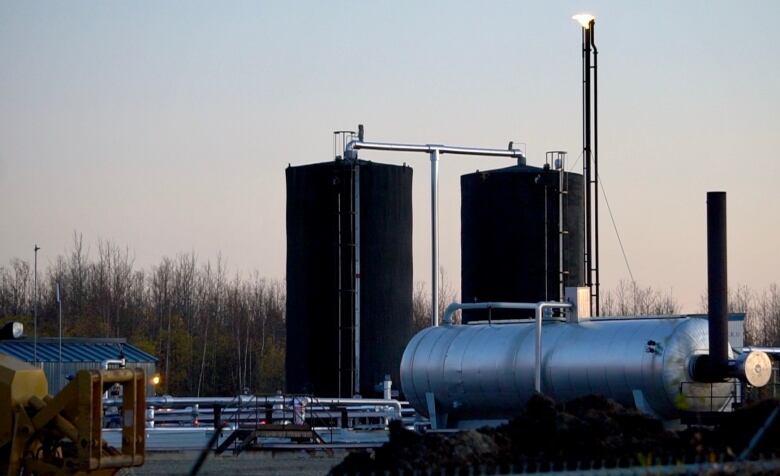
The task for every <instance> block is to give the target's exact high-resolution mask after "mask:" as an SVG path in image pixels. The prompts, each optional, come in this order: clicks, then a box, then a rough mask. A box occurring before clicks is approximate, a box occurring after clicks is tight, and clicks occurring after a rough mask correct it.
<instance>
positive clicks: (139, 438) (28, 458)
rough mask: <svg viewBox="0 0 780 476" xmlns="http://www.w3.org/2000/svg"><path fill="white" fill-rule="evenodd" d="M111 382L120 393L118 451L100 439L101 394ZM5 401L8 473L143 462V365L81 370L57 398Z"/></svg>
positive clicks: (92, 469) (105, 469)
mask: <svg viewBox="0 0 780 476" xmlns="http://www.w3.org/2000/svg"><path fill="white" fill-rule="evenodd" d="M41 373H43V372H42V371H41ZM114 384H119V385H121V386H122V394H123V405H122V448H121V450H119V449H116V448H112V447H110V446H108V445H107V444H106V442H105V441H103V438H102V427H103V425H102V423H103V393H104V392H105V391H106V390H107V389H108V388H110V387H111V386H112V385H114ZM9 403H12V418H13V437H12V439H11V441H10V448H5V447H7V446H9V445H8V444H7V443H8V442H4V441H0V452H2V453H0V454H1V455H2V457H3V459H5V457H6V455H7V457H8V463H7V466H6V473H7V474H8V475H18V474H19V472H20V470H22V469H23V470H24V473H25V474H114V473H116V472H117V471H118V470H119V469H121V468H125V467H130V466H140V465H142V464H143V462H144V450H145V424H146V421H145V419H146V415H145V412H146V379H145V378H144V372H143V370H141V369H117V370H102V371H98V370H82V371H80V372H79V373H78V374H76V377H75V379H74V380H73V381H71V382H70V383H69V384H68V385H67V386H66V387H65V388H64V389H62V391H61V392H60V393H59V394H57V396H55V397H51V396H48V395H47V396H45V397H43V398H40V397H38V396H36V395H32V396H30V397H29V398H28V400H27V402H26V404H25V405H23V404H22V403H21V402H9ZM0 404H2V402H0ZM68 440H69V441H68ZM6 450H7V451H8V453H6ZM2 466H3V464H2V463H1V462H0V468H2Z"/></svg>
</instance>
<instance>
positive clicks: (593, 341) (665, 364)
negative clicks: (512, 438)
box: [401, 317, 734, 421]
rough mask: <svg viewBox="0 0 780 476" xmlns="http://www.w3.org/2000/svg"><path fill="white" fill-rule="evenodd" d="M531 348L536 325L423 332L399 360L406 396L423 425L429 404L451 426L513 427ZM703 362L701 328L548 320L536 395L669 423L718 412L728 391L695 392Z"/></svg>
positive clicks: (529, 389)
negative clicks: (590, 401)
mask: <svg viewBox="0 0 780 476" xmlns="http://www.w3.org/2000/svg"><path fill="white" fill-rule="evenodd" d="M534 346H535V326H534V325H533V321H528V322H520V323H506V324H496V323H493V324H492V325H490V324H474V325H460V326H457V325H456V326H439V327H430V328H427V329H424V330H423V331H421V332H419V333H418V334H417V335H415V336H414V337H413V338H412V340H411V341H410V342H409V345H408V346H407V347H406V350H405V352H404V355H403V358H402V361H401V385H402V388H403V392H404V394H405V396H406V398H407V399H408V400H409V402H410V404H411V405H412V406H413V407H414V408H415V409H416V410H417V411H419V412H421V413H423V414H425V415H427V414H428V403H427V401H426V393H430V394H432V396H433V398H434V400H435V404H436V411H437V413H438V414H447V415H448V419H449V421H459V420H489V419H502V418H510V417H511V416H513V415H515V414H516V413H517V412H518V411H519V410H520V409H521V408H522V407H523V406H524V404H525V403H526V402H527V400H528V399H529V398H530V397H531V396H532V395H533V393H534V349H535V347H534ZM707 352H708V339H707V321H706V319H701V318H688V317H674V318H668V317H667V318H614V319H593V320H586V321H582V322H580V323H568V322H562V321H557V320H548V321H545V322H544V325H543V326H542V368H541V370H542V393H544V394H545V395H548V396H550V397H552V398H554V399H556V400H560V401H566V400H570V399H573V398H576V397H581V396H585V395H591V394H595V395H602V396H605V397H607V398H611V399H613V400H616V401H617V402H619V403H621V404H623V405H627V406H633V405H635V404H636V405H637V406H638V407H642V406H644V407H645V408H640V409H642V410H645V411H649V412H651V413H653V414H655V415H656V416H658V417H661V418H667V419H668V418H676V417H678V416H679V414H680V412H681V411H682V410H689V411H717V410H719V409H721V408H723V407H725V406H726V405H727V404H728V403H729V402H730V397H731V394H732V391H733V388H734V384H733V382H732V381H727V382H722V383H715V384H706V383H697V382H693V379H692V378H691V374H690V363H691V361H692V357H694V356H696V355H700V354H706V353H707Z"/></svg>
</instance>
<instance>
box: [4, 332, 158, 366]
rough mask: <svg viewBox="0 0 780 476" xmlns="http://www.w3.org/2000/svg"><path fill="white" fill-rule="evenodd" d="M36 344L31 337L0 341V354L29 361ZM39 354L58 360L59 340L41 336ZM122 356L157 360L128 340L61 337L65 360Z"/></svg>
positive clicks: (136, 360)
mask: <svg viewBox="0 0 780 476" xmlns="http://www.w3.org/2000/svg"><path fill="white" fill-rule="evenodd" d="M34 347H35V343H34V342H33V339H30V338H24V339H9V340H0V353H3V354H7V355H10V356H11V357H15V358H17V359H19V360H24V361H26V362H32V361H33V359H34V358H35V348H34ZM37 353H38V361H39V362H59V360H60V350H59V339H53V338H39V339H38V349H37ZM121 357H124V358H125V359H127V361H128V362H132V363H146V362H150V363H151V362H156V361H157V358H156V357H155V356H153V355H151V354H148V353H146V352H144V351H143V350H141V349H139V348H138V347H136V346H134V345H131V344H128V343H127V341H126V340H125V339H82V338H63V339H62V361H63V362H102V361H104V360H110V359H119V358H121Z"/></svg>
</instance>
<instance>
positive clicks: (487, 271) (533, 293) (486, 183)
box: [460, 165, 585, 323]
mask: <svg viewBox="0 0 780 476" xmlns="http://www.w3.org/2000/svg"><path fill="white" fill-rule="evenodd" d="M561 179H563V180H561ZM561 184H562V185H563V186H562V187H561ZM460 185H461V295H462V302H466V303H468V302H487V301H503V302H538V301H558V300H562V299H563V296H561V293H560V290H561V284H563V287H567V286H580V285H582V284H583V282H584V276H585V275H584V254H583V253H584V251H583V243H584V242H583V240H584V238H583V236H584V223H585V214H584V213H585V212H584V208H583V203H584V202H583V179H582V175H579V174H575V173H571V172H564V174H563V176H561V174H560V173H559V172H558V171H557V170H553V169H549V168H539V167H530V166H524V165H518V166H514V167H507V168H502V169H497V170H489V171H478V172H475V173H472V174H467V175H463V176H461V179H460ZM559 191H563V192H565V193H563V194H560V193H559ZM559 199H561V200H560V201H559ZM559 210H562V211H563V224H562V225H563V226H562V227H560V226H559V220H558V219H559V215H560V214H559ZM561 228H562V230H561ZM560 231H563V232H564V233H563V235H562V236H561V233H560ZM559 237H562V239H563V255H562V258H563V270H562V271H563V273H564V274H563V283H561V281H560V279H561V273H560V271H561V266H560V265H559V260H560V258H561V255H560V253H559V250H560V249H561V248H560V246H559ZM515 317H518V314H517V313H514V314H509V313H507V312H506V311H502V310H494V311H493V312H492V318H494V319H502V318H515ZM485 318H486V314H485V311H474V310H472V311H464V312H463V322H464V323H467V322H469V321H472V320H479V319H485Z"/></svg>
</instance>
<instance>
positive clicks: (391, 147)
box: [347, 141, 525, 159]
mask: <svg viewBox="0 0 780 476" xmlns="http://www.w3.org/2000/svg"><path fill="white" fill-rule="evenodd" d="M347 150H386V151H395V152H423V153H426V154H430V153H431V152H433V151H439V153H440V154H456V155H478V156H485V157H513V158H516V159H525V156H524V155H523V153H522V152H521V151H520V150H518V149H484V148H480V147H458V146H450V145H438V144H391V143H386V142H360V141H352V142H350V143H349V144H347Z"/></svg>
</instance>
